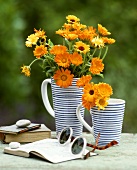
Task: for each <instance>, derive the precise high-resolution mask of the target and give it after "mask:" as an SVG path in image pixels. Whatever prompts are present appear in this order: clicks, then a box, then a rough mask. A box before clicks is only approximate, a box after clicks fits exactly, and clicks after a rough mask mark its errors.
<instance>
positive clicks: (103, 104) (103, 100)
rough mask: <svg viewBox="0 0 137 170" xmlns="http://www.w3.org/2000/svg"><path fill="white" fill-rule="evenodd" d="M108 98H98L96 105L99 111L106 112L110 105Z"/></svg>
mask: <svg viewBox="0 0 137 170" xmlns="http://www.w3.org/2000/svg"><path fill="white" fill-rule="evenodd" d="M107 101H108V98H107V97H98V98H96V101H95V104H96V106H97V107H98V110H100V109H102V110H104V109H105V107H106V106H107V105H108V102H107Z"/></svg>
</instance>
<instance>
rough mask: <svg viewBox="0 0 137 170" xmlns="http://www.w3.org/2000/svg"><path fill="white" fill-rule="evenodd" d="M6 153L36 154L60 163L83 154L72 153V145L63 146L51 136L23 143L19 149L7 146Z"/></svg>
mask: <svg viewBox="0 0 137 170" xmlns="http://www.w3.org/2000/svg"><path fill="white" fill-rule="evenodd" d="M88 152H89V150H87V149H86V150H85V153H84V154H87V153H88ZM4 153H7V154H12V155H18V156H23V157H30V155H35V156H38V157H40V158H43V159H45V160H47V161H49V162H52V163H59V162H64V161H68V160H73V159H79V158H82V157H81V155H74V154H72V153H71V150H70V145H66V146H62V145H60V144H59V143H58V140H57V139H50V138H47V139H44V140H40V141H36V142H33V143H29V144H24V145H21V146H20V147H19V148H17V149H11V148H10V147H6V148H5V149H4ZM94 155H97V154H96V153H91V154H90V156H94Z"/></svg>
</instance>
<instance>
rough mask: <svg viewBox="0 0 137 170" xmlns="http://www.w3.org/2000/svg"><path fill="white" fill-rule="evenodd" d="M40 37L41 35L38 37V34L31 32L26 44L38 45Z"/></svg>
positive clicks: (29, 45)
mask: <svg viewBox="0 0 137 170" xmlns="http://www.w3.org/2000/svg"><path fill="white" fill-rule="evenodd" d="M38 39H39V37H37V35H35V34H31V35H30V36H28V38H27V41H26V43H25V44H26V46H27V47H32V45H36V43H37V41H38Z"/></svg>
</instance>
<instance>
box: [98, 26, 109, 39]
mask: <svg viewBox="0 0 137 170" xmlns="http://www.w3.org/2000/svg"><path fill="white" fill-rule="evenodd" d="M98 32H99V33H100V34H101V35H103V36H106V35H110V34H111V33H110V32H108V30H107V29H106V28H105V27H103V26H102V25H101V24H98Z"/></svg>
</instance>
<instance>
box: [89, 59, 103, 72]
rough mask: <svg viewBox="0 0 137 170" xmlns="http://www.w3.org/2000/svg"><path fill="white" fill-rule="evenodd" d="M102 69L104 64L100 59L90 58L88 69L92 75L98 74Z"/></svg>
mask: <svg viewBox="0 0 137 170" xmlns="http://www.w3.org/2000/svg"><path fill="white" fill-rule="evenodd" d="M103 69H104V64H103V63H102V59H100V58H97V57H96V58H92V61H91V66H90V68H89V70H90V72H91V73H92V74H100V73H101V72H102V71H103Z"/></svg>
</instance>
